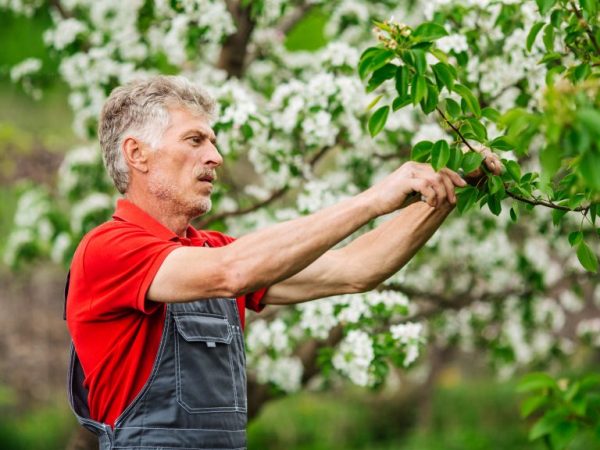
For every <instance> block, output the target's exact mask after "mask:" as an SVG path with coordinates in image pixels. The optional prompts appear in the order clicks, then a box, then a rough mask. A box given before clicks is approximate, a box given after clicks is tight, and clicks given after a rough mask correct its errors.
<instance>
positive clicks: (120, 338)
mask: <svg viewBox="0 0 600 450" xmlns="http://www.w3.org/2000/svg"><path fill="white" fill-rule="evenodd" d="M113 219H114V220H112V221H109V222H106V223H104V224H102V225H100V226H99V227H97V228H95V229H93V230H92V231H90V232H89V233H88V234H87V235H86V236H85V237H84V238H83V239H82V241H81V243H80V244H79V246H78V247H77V250H76V251H75V255H74V256H73V262H72V264H71V281H70V286H69V295H68V298H67V326H68V328H69V331H70V333H71V337H72V339H73V343H74V345H75V350H76V351H77V355H78V356H79V360H80V361H81V365H82V367H83V371H84V373H85V380H84V386H85V387H86V388H87V389H88V390H89V395H88V403H89V408H90V416H91V418H92V419H94V420H97V421H99V422H103V423H107V424H109V425H111V426H114V422H115V420H116V419H117V418H118V417H119V415H120V414H121V413H122V412H123V411H124V410H125V408H126V407H127V405H129V404H130V403H131V402H132V401H133V400H134V398H135V397H136V395H137V394H138V392H139V391H140V390H141V389H142V387H143V386H144V384H145V383H146V380H147V379H148V376H149V375H150V372H151V371H152V366H153V364H154V359H155V357H156V354H157V352H158V346H159V344H160V340H161V337H162V330H163V324H164V318H165V311H166V305H165V304H164V303H158V302H153V301H150V300H147V299H146V292H147V290H148V288H149V287H150V284H151V283H152V280H153V279H154V276H155V275H156V272H157V271H158V269H159V267H160V266H161V264H162V262H163V261H164V260H165V258H166V257H167V255H168V254H169V253H170V252H172V251H173V250H175V249H176V248H179V247H180V246H182V245H185V246H203V245H205V244H206V243H207V244H208V245H209V246H211V247H219V246H223V245H227V244H229V243H231V242H232V241H233V240H234V239H233V238H232V237H229V236H226V235H224V234H221V233H219V232H216V231H200V230H195V229H194V228H193V227H191V226H190V227H188V229H187V234H186V236H187V237H185V238H180V237H178V236H177V235H176V234H175V233H174V232H172V231H171V230H169V229H168V228H166V227H165V226H163V225H162V224H161V223H159V222H158V221H157V220H156V219H154V218H153V217H151V216H150V215H149V214H147V213H145V212H144V211H143V210H141V209H140V208H138V207H137V206H135V205H134V204H133V203H131V202H129V201H127V200H119V201H118V203H117V209H116V211H115V213H114V215H113ZM265 291H266V289H262V290H260V291H258V292H256V293H254V294H249V295H245V296H242V297H239V298H238V299H237V303H238V310H239V312H240V321H241V323H242V326H244V319H245V308H250V309H252V310H254V311H260V310H261V309H262V307H263V305H261V304H260V300H261V299H262V297H263V296H264V293H265Z"/></svg>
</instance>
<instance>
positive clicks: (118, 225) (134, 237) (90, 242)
mask: <svg viewBox="0 0 600 450" xmlns="http://www.w3.org/2000/svg"><path fill="white" fill-rule="evenodd" d="M144 239H148V240H152V239H157V238H156V237H155V236H153V235H152V234H151V233H149V232H148V231H147V230H145V229H144V228H143V227H141V226H139V225H136V224H134V223H130V222H126V221H123V220H109V221H107V222H104V223H102V224H100V225H98V226H97V227H95V228H93V229H92V230H90V231H89V232H87V233H86V234H85V235H84V236H83V238H82V239H81V241H80V242H79V245H78V246H77V249H76V250H75V254H74V255H73V261H74V262H75V261H81V262H83V260H84V259H87V258H88V256H90V255H92V256H96V255H97V254H104V255H106V254H110V253H113V252H118V251H122V250H123V247H126V246H128V245H135V246H137V245H140V240H144Z"/></svg>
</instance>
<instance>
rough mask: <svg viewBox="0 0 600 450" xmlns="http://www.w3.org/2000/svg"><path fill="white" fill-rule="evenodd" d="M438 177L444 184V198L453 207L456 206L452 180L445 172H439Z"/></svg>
mask: <svg viewBox="0 0 600 450" xmlns="http://www.w3.org/2000/svg"><path fill="white" fill-rule="evenodd" d="M440 175H441V178H442V182H443V183H444V188H445V189H446V197H447V198H448V201H449V202H450V203H452V204H453V205H455V204H456V193H455V192H454V183H453V181H452V178H451V177H450V175H449V174H448V173H447V172H442V171H440Z"/></svg>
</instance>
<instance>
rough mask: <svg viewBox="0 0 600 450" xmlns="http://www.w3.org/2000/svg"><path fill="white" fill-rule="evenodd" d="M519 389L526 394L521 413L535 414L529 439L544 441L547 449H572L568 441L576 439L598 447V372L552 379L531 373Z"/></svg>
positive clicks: (599, 423)
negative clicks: (584, 439)
mask: <svg viewBox="0 0 600 450" xmlns="http://www.w3.org/2000/svg"><path fill="white" fill-rule="evenodd" d="M518 389H519V390H520V391H521V392H527V393H528V394H529V395H528V397H527V398H526V399H525V400H524V401H523V403H522V405H521V415H522V416H523V417H529V416H532V415H534V416H537V417H536V418H535V423H534V424H533V426H532V427H531V431H530V432H529V439H531V440H539V441H543V442H544V443H545V444H546V446H547V448H548V449H549V450H566V449H569V448H573V447H571V445H570V444H571V442H573V441H574V440H575V439H578V438H579V439H581V438H586V439H588V440H589V441H591V442H590V444H589V445H593V444H592V443H594V444H595V445H593V447H594V448H597V447H598V446H600V375H597V374H589V375H585V376H583V377H574V378H573V379H569V378H560V379H555V378H553V377H551V376H550V375H548V374H546V373H530V374H528V375H526V376H525V377H523V379H522V380H521V382H520V383H519V386H518ZM590 448H591V447H590Z"/></svg>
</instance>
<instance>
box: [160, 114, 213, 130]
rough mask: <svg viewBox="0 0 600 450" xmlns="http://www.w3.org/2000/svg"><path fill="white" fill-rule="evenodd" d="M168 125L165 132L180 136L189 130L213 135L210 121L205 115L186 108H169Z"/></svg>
mask: <svg viewBox="0 0 600 450" xmlns="http://www.w3.org/2000/svg"><path fill="white" fill-rule="evenodd" d="M169 116H170V121H169V122H170V123H169V128H168V130H167V132H170V133H174V134H180V133H186V132H188V131H190V130H198V131H201V132H203V133H205V134H208V135H214V131H213V129H212V128H211V126H210V120H209V118H208V117H207V116H206V115H205V114H201V113H199V112H194V111H190V110H189V109H187V108H169Z"/></svg>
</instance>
